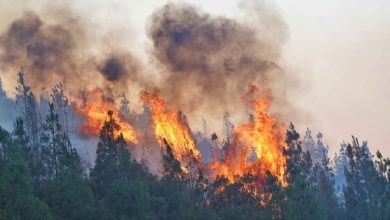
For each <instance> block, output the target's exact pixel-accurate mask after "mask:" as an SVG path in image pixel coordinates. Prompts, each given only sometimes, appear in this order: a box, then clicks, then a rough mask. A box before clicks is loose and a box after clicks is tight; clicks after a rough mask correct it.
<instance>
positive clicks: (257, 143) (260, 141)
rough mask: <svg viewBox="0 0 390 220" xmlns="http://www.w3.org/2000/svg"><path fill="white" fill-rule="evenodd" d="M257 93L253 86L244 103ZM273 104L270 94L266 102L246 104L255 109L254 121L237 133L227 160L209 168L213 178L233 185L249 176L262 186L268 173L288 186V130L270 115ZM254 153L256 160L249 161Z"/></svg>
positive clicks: (216, 162) (266, 96)
mask: <svg viewBox="0 0 390 220" xmlns="http://www.w3.org/2000/svg"><path fill="white" fill-rule="evenodd" d="M256 92H258V88H257V87H255V86H253V85H252V86H250V92H249V93H248V94H247V96H246V97H245V99H247V98H250V96H253V95H254V94H255V93H256ZM271 100H272V98H271V96H270V95H269V94H268V93H264V94H263V98H256V99H251V100H246V101H248V102H250V104H251V106H252V108H253V109H254V115H253V119H252V120H250V121H249V122H248V123H245V124H241V125H239V126H238V127H237V128H235V129H234V133H233V143H232V145H231V146H230V148H229V149H228V151H227V152H226V155H225V157H224V159H223V160H222V161H218V160H214V161H213V162H212V163H210V164H209V168H210V169H211V170H212V171H213V172H212V175H214V176H215V175H223V176H225V177H227V178H228V179H229V180H230V181H234V179H235V178H234V177H235V175H244V174H247V173H250V174H252V175H255V176H257V177H258V181H259V182H262V181H264V179H265V177H266V172H267V171H269V172H270V174H271V175H273V176H275V177H277V178H278V180H279V182H280V183H281V184H282V185H283V186H286V181H285V179H284V170H285V166H286V158H285V156H284V155H283V149H284V148H285V146H286V144H285V142H284V130H285V127H284V125H283V124H281V123H279V122H278V120H277V119H276V118H275V117H273V116H271V115H270V114H269V113H268V111H269V106H270V102H271ZM252 151H254V152H255V154H256V160H254V161H249V159H250V156H251V153H252Z"/></svg>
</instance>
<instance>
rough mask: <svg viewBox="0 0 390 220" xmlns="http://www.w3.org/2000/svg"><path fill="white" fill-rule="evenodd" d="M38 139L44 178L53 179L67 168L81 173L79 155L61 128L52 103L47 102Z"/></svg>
mask: <svg viewBox="0 0 390 220" xmlns="http://www.w3.org/2000/svg"><path fill="white" fill-rule="evenodd" d="M40 140H41V143H42V158H43V160H42V161H43V163H44V164H43V166H44V167H45V174H44V175H45V177H46V178H49V179H54V178H56V177H57V176H58V174H59V172H61V171H65V170H69V169H72V170H74V171H75V172H79V173H81V166H80V157H79V155H78V153H77V151H76V149H74V148H73V147H72V145H71V143H70V141H69V138H68V136H67V134H66V132H64V131H63V130H62V126H61V124H60V122H59V115H58V114H56V113H55V110H54V104H53V103H49V114H48V115H47V116H46V120H45V123H43V124H42V134H41V139H40Z"/></svg>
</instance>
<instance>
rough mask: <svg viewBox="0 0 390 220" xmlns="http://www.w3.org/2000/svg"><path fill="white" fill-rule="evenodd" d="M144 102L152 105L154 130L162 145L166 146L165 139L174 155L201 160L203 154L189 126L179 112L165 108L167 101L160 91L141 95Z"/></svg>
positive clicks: (179, 157)
mask: <svg viewBox="0 0 390 220" xmlns="http://www.w3.org/2000/svg"><path fill="white" fill-rule="evenodd" d="M141 99H142V100H143V102H144V104H145V105H147V106H150V110H151V112H152V117H153V122H154V128H155V130H154V132H155V136H156V138H157V140H158V141H159V143H160V146H164V140H165V141H166V142H167V143H168V144H169V145H170V146H171V148H172V151H173V154H174V156H175V157H176V158H177V159H178V160H179V161H183V160H184V159H188V158H189V157H193V158H194V159H195V160H196V161H198V162H199V161H200V158H201V155H200V152H199V150H198V148H197V147H196V145H195V141H194V139H193V137H192V135H191V132H190V130H189V128H188V126H186V125H184V122H183V120H182V119H181V118H180V117H179V114H178V113H177V112H176V111H174V110H166V109H165V101H164V100H163V99H162V98H161V96H160V95H159V94H158V92H153V93H147V92H144V93H143V94H142V95H141Z"/></svg>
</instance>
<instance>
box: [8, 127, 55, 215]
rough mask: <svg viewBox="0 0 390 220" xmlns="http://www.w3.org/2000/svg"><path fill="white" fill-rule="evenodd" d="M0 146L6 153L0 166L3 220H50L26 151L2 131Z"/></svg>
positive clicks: (48, 211)
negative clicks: (37, 191) (35, 185)
mask: <svg viewBox="0 0 390 220" xmlns="http://www.w3.org/2000/svg"><path fill="white" fill-rule="evenodd" d="M0 146H1V148H3V152H6V154H5V155H6V156H5V157H4V153H3V154H2V157H1V165H2V166H1V167H0V171H1V172H0V219H51V218H52V217H51V213H50V210H49V208H48V206H47V204H45V203H44V202H42V201H41V200H40V199H39V198H38V197H36V196H35V195H34V190H33V181H32V178H31V175H30V173H29V169H28V166H27V163H26V161H25V158H24V156H23V152H22V151H21V149H20V147H19V146H17V144H16V143H14V142H13V141H12V139H11V136H10V135H9V134H8V132H6V131H5V130H3V129H2V128H0Z"/></svg>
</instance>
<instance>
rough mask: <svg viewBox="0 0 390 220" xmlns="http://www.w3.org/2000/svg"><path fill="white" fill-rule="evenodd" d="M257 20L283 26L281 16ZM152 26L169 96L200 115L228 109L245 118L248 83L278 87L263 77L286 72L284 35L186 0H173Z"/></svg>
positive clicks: (272, 77)
mask: <svg viewBox="0 0 390 220" xmlns="http://www.w3.org/2000/svg"><path fill="white" fill-rule="evenodd" d="M272 16H275V15H274V14H273V15H272ZM274 20H276V21H277V22H274ZM264 21H266V22H268V24H262V23H261V22H264ZM258 22H260V23H259V24H258V25H266V26H268V27H269V28H270V29H273V28H275V29H277V30H280V29H283V28H284V26H283V25H284V24H283V23H281V22H280V19H279V17H277V16H276V17H275V19H271V18H268V19H263V20H259V21H258ZM274 26H275V27H274ZM148 30H149V32H148V35H149V37H150V38H151V39H152V41H153V46H154V47H153V48H154V51H153V55H154V57H155V58H156V60H157V61H158V62H159V64H160V65H161V69H162V74H163V76H164V82H163V83H162V85H161V87H162V88H161V90H162V93H163V95H164V97H167V98H168V100H169V101H168V103H176V104H177V105H178V106H180V108H182V109H183V110H184V112H186V113H190V114H191V113H194V115H197V117H198V119H200V115H201V114H209V115H210V114H211V115H212V116H217V117H220V118H222V115H223V113H224V111H228V112H232V113H233V114H235V113H239V114H240V116H241V117H242V113H243V110H244V109H245V107H244V106H243V105H242V100H241V97H242V95H243V94H244V93H245V91H246V89H247V86H248V84H249V83H258V84H260V87H263V88H262V89H274V88H271V87H270V86H268V84H266V83H264V82H266V81H270V80H271V81H275V80H279V81H280V82H281V79H282V78H283V77H284V76H283V75H284V73H283V71H281V70H280V69H279V67H278V66H277V64H276V63H277V61H278V58H279V55H280V50H281V49H280V48H281V41H280V40H279V39H283V38H284V36H277V35H275V37H272V36H271V37H270V34H269V33H259V31H258V29H256V28H254V27H251V26H249V25H248V24H245V23H244V22H238V21H235V20H232V19H228V18H224V17H216V16H212V15H209V14H207V13H205V12H202V11H200V10H198V9H196V8H194V7H192V6H190V5H186V4H168V5H165V6H164V7H162V8H161V9H159V10H157V11H156V12H155V13H153V15H152V16H151V19H150V24H149V29H148ZM264 31H266V30H264ZM269 32H272V30H269ZM278 34H279V35H280V34H284V32H283V31H280V32H279V33H278ZM262 35H264V36H266V37H262ZM274 38H277V39H278V40H275V39H274ZM269 85H272V83H271V84H269Z"/></svg>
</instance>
